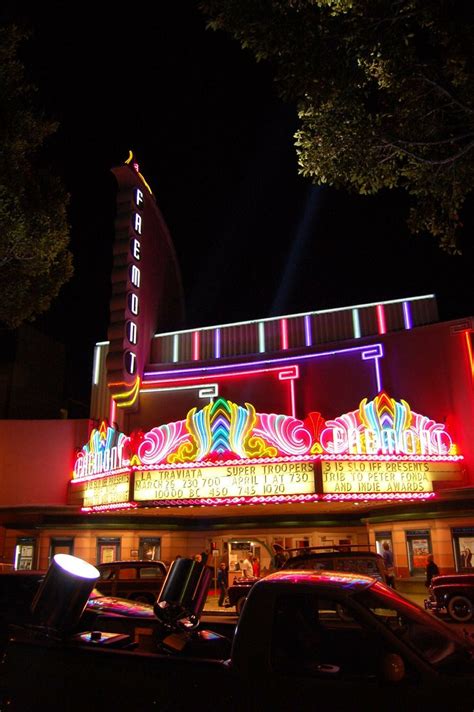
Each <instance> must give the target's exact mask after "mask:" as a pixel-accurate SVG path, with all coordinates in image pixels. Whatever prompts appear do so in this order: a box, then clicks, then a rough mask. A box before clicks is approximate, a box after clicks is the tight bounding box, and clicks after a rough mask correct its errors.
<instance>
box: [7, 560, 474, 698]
mask: <svg viewBox="0 0 474 712" xmlns="http://www.w3.org/2000/svg"><path fill="white" fill-rule="evenodd" d="M179 561H185V560H179ZM175 563H176V562H175ZM191 565H192V566H195V565H196V564H195V562H191V563H190V564H188V568H189V566H191ZM183 566H184V568H183ZM197 566H199V567H202V565H201V564H197ZM179 567H181V573H184V574H186V576H187V577H188V579H189V578H190V575H191V574H192V572H191V574H190V573H189V571H188V570H187V569H186V565H184V564H179ZM173 568H174V566H173V567H172V568H171V569H170V572H169V573H168V576H167V581H168V584H169V579H170V575H171V579H172V578H173V573H178V574H179V573H180V571H179V570H176V571H173ZM205 568H207V567H202V569H203V570H204V569H205ZM185 569H186V570H185ZM198 573H199V574H200V575H201V573H202V572H199V571H198ZM211 576H212V573H210V574H209V576H208V583H209V580H210V577H211ZM178 578H179V577H178ZM181 578H182V579H183V580H184V578H185V576H184V577H183V576H182V577H181ZM167 581H165V584H164V587H163V589H162V592H161V594H160V597H159V599H158V601H157V603H156V604H155V614H156V616H157V621H156V630H155V637H154V646H155V647H154V650H153V651H152V652H144V651H143V650H141V649H140V646H137V645H136V643H135V642H134V641H133V640H132V637H131V636H130V635H127V634H123V633H122V634H120V633H111V632H101V631H98V630H94V631H82V632H79V633H78V632H75V631H74V632H71V633H69V634H67V633H65V632H64V631H60V630H58V631H54V630H52V629H51V627H46V628H45V629H44V628H43V629H42V626H41V625H36V626H34V627H23V628H16V629H13V628H12V630H11V632H10V642H9V644H8V646H7V649H6V653H5V656H4V659H3V663H2V665H1V666H0V708H1V709H2V710H3V709H8V710H11V711H12V712H13V711H19V710H20V711H21V712H25V711H26V710H27V711H28V712H34V711H36V710H38V711H41V712H43V711H44V710H48V712H50V711H52V712H53V711H56V710H58V711H59V710H61V711H62V712H63V711H64V710H66V711H71V710H72V711H73V710H82V709H84V710H88V711H92V710H94V711H95V710H97V711H98V710H100V711H101V712H103V710H105V709H110V710H114V712H115V711H120V712H122V711H125V710H127V711H129V710H130V711H132V710H133V711H135V710H139V711H140V712H146V711H147V710H163V711H165V710H166V711H170V710H173V711H181V712H185V711H189V710H199V711H201V710H209V711H210V710H215V709H216V708H217V707H218V708H219V709H222V710H226V712H227V711H229V712H237V711H239V712H241V711H242V710H255V711H256V710H262V709H271V710H281V711H283V710H285V711H287V710H294V709H305V708H307V709H320V708H321V709H328V708H329V705H330V708H331V709H334V710H342V709H347V710H351V712H352V711H354V710H364V712H367V710H380V709H383V710H384V711H385V710H397V711H399V710H400V709H403V710H404V711H405V710H415V709H416V710H420V709H430V710H439V709H444V707H446V709H450V710H454V709H455V710H457V711H460V712H462V711H463V710H472V705H473V700H474V662H473V661H474V657H473V656H474V648H473V646H472V644H471V643H470V641H469V640H467V638H463V637H462V636H460V635H459V634H458V633H457V632H456V631H455V630H451V629H450V628H449V626H447V625H446V624H445V623H443V622H442V621H439V620H438V619H437V618H435V617H434V616H433V615H432V614H430V613H428V612H426V611H424V610H422V609H421V608H419V607H418V606H416V605H415V604H413V603H411V602H409V601H408V600H407V599H405V598H403V597H402V596H400V595H399V594H398V593H397V592H396V591H394V590H393V589H390V588H388V587H387V586H386V585H385V584H384V583H382V582H380V581H377V580H375V579H373V578H371V577H367V576H364V575H359V574H350V573H340V572H326V571H297V570H295V571H280V572H277V573H274V574H271V575H269V576H267V577H266V578H263V579H261V580H260V581H258V582H257V583H256V584H255V585H254V586H253V587H252V589H251V591H250V593H249V596H248V598H247V601H246V603H245V605H244V607H243V610H242V614H241V616H240V619H239V622H238V624H237V627H236V629H235V633H234V634H233V637H232V640H230V639H228V638H226V637H225V636H223V635H219V634H217V633H214V632H212V631H209V630H202V629H201V628H200V625H199V621H198V617H197V615H196V612H197V613H199V608H201V610H202V605H203V603H202V596H203V591H204V589H205V586H204V587H201V588H200V584H199V582H198V584H197V585H196V586H195V587H194V588H195V591H197V597H198V599H200V600H199V605H198V606H197V607H196V606H195V607H194V612H193V610H192V608H193V607H192V605H188V603H187V599H186V595H185V594H182V593H179V586H174V588H173V586H171V585H167ZM171 583H173V582H172V581H171ZM193 586H194V584H193ZM53 598H54V597H53ZM191 598H192V600H193V601H195V600H196V595H195V594H194V593H193V596H192V597H191ZM167 599H168V600H167ZM172 599H173V600H172ZM52 600H53V599H52ZM54 600H55V601H56V600H57V599H54ZM190 600H191V599H190ZM185 609H187V610H185ZM42 610H43V611H44V606H43V608H42ZM183 613H186V614H188V615H187V617H185V618H183V617H182V615H183ZM50 620H51V621H52V620H53V618H51V619H50Z"/></svg>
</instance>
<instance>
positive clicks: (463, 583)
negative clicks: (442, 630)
mask: <svg viewBox="0 0 474 712" xmlns="http://www.w3.org/2000/svg"><path fill="white" fill-rule="evenodd" d="M425 608H427V609H429V610H431V611H434V612H435V613H447V614H448V615H449V616H450V617H451V618H452V619H453V620H454V621H456V622H458V623H468V622H469V621H472V620H474V574H446V575H444V576H435V577H433V578H432V579H431V584H430V587H429V598H427V599H425Z"/></svg>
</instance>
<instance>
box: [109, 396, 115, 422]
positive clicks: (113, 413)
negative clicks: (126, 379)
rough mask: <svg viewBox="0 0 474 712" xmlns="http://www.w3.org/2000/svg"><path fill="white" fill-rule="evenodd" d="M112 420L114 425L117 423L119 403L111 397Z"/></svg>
mask: <svg viewBox="0 0 474 712" xmlns="http://www.w3.org/2000/svg"><path fill="white" fill-rule="evenodd" d="M109 413H110V422H111V423H112V425H113V424H114V423H115V421H116V419H117V403H116V402H115V401H114V399H113V398H111V399H110V411H109Z"/></svg>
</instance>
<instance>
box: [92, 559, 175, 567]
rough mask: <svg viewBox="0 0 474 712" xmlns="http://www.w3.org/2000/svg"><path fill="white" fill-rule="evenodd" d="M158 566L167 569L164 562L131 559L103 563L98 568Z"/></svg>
mask: <svg viewBox="0 0 474 712" xmlns="http://www.w3.org/2000/svg"><path fill="white" fill-rule="evenodd" d="M143 564H144V565H145V566H158V567H163V568H165V569H166V565H165V564H164V563H163V561H156V559H152V560H150V561H148V560H147V559H130V560H129V561H128V560H126V559H123V560H120V561H109V562H108V563H102V564H97V566H96V568H99V569H100V568H101V567H102V568H105V567H106V566H124V565H125V566H142V565H143Z"/></svg>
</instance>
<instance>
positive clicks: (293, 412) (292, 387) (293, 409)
mask: <svg viewBox="0 0 474 712" xmlns="http://www.w3.org/2000/svg"><path fill="white" fill-rule="evenodd" d="M290 399H291V415H292V416H293V418H296V397H295V382H294V381H293V380H291V381H290Z"/></svg>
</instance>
